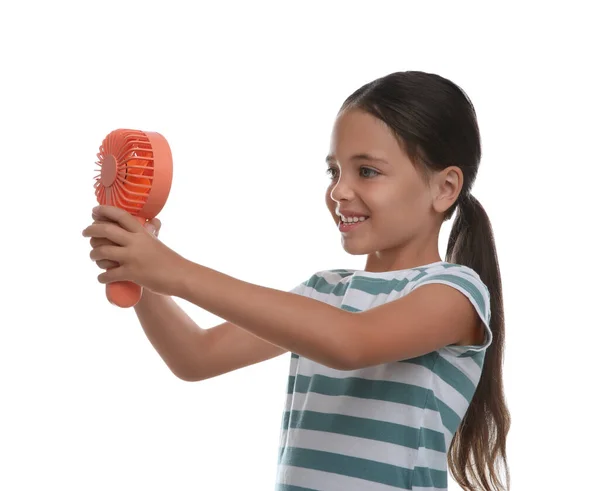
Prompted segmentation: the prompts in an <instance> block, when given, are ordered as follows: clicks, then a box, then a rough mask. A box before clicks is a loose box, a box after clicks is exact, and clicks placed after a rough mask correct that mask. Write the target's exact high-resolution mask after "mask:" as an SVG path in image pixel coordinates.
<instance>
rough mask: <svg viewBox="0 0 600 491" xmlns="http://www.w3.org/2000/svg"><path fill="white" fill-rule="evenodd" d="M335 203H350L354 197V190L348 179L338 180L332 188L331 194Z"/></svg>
mask: <svg viewBox="0 0 600 491" xmlns="http://www.w3.org/2000/svg"><path fill="white" fill-rule="evenodd" d="M329 196H330V197H331V199H332V200H333V201H337V202H338V203H339V202H340V201H344V200H346V201H348V200H351V199H352V198H353V197H354V190H353V189H352V185H351V183H350V182H348V179H343V178H341V177H339V178H338V180H337V182H336V183H335V184H334V185H333V186H332V188H331V192H330V194H329Z"/></svg>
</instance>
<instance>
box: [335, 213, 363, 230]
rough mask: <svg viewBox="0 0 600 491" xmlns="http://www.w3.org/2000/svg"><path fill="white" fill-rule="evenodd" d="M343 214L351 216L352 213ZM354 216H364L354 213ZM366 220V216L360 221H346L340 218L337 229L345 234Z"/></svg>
mask: <svg viewBox="0 0 600 491" xmlns="http://www.w3.org/2000/svg"><path fill="white" fill-rule="evenodd" d="M344 216H352V215H344ZM355 216H364V215H355ZM368 220H369V218H366V219H365V220H363V221H362V222H352V223H346V222H343V221H342V220H341V219H340V223H339V224H338V229H339V231H340V232H341V233H343V234H347V233H348V232H352V231H353V230H356V229H357V228H358V227H360V226H361V225H363V224H364V223H365V222H367V221H368Z"/></svg>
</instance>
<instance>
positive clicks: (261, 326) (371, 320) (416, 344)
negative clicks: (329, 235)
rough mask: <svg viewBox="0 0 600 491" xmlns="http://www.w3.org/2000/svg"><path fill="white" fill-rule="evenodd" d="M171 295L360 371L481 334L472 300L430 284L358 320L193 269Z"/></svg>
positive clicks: (325, 362)
mask: <svg viewBox="0 0 600 491" xmlns="http://www.w3.org/2000/svg"><path fill="white" fill-rule="evenodd" d="M174 284H176V285H179V286H178V287H175V288H176V289H177V290H178V291H175V292H173V294H174V295H176V296H179V297H181V298H184V299H186V300H188V301H189V302H192V303H194V304H196V305H198V306H199V307H201V308H203V309H205V310H207V311H209V312H212V313H213V314H215V315H217V316H219V317H220V318H222V319H225V320H228V321H230V322H231V323H233V324H236V325H238V326H240V327H242V328H243V329H245V330H247V331H248V332H250V333H252V334H253V335H255V336H258V337H260V338H262V339H264V340H265V341H267V342H269V343H272V344H274V345H277V346H280V347H281V348H283V349H285V350H288V351H292V352H295V353H298V354H300V355H302V356H305V357H307V358H309V359H312V360H314V361H316V362H318V363H321V364H323V365H326V366H329V367H331V368H336V369H339V370H354V369H357V368H361V367H364V366H372V365H377V364H381V363H387V362H392V361H397V360H402V359H407V358H413V357H415V356H419V355H422V354H426V353H429V352H431V351H435V350H437V349H440V348H442V347H444V346H446V345H449V344H453V343H465V344H466V343H467V341H468V340H469V339H470V338H471V337H472V336H473V334H474V333H475V332H477V329H479V328H480V322H479V320H478V316H477V313H476V312H475V309H474V308H473V307H472V305H471V303H470V302H469V300H468V299H467V298H466V297H465V296H464V295H463V294H462V293H460V292H459V291H457V290H456V289H454V288H452V287H450V286H447V285H443V284H431V285H424V286H422V287H420V288H417V289H416V290H415V291H413V292H412V293H410V294H408V295H406V296H405V297H403V298H401V299H398V300H395V301H392V302H389V303H387V304H384V305H381V306H379V307H376V308H373V309H370V310H367V311H365V312H359V313H353V312H348V311H345V310H342V309H339V308H337V307H334V306H331V305H328V304H326V303H324V302H320V301H318V300H314V299H311V298H308V297H303V296H301V295H297V294H294V293H289V292H284V291H279V290H274V289H271V288H266V287H262V286H258V285H254V284H251V283H247V282H245V281H241V280H238V279H235V278H232V277H231V276H228V275H225V274H223V273H220V272H218V271H215V270H212V269H210V268H207V267H204V266H201V265H198V264H195V263H190V264H189V268H186V273H185V275H183V276H182V277H181V278H179V280H178V281H177V282H175V283H174Z"/></svg>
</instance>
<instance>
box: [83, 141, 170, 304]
mask: <svg viewBox="0 0 600 491" xmlns="http://www.w3.org/2000/svg"><path fill="white" fill-rule="evenodd" d="M97 157H98V161H97V162H96V165H98V166H100V172H99V174H97V175H96V177H95V183H94V188H95V190H96V199H97V200H98V203H99V204H101V205H110V206H116V207H119V208H121V209H123V210H125V211H128V212H129V213H131V214H132V215H133V216H134V217H136V218H137V219H138V221H139V222H140V223H145V222H146V220H151V219H153V218H154V217H156V216H157V215H158V214H159V213H160V211H161V210H162V209H163V207H164V206H165V203H166V202H167V198H168V196H169V192H170V191H171V182H172V180H173V157H172V154H171V149H170V147H169V144H168V142H167V140H166V139H165V138H164V137H163V136H162V135H160V134H159V133H155V132H148V131H139V130H127V129H118V130H114V131H112V132H111V133H109V134H108V135H107V136H106V137H105V138H104V141H103V142H102V145H101V146H100V151H99V152H98V154H97ZM141 296H142V288H141V287H140V286H139V285H137V284H135V283H132V282H129V281H119V282H114V283H108V284H107V285H106V298H107V299H108V301H109V302H110V303H112V304H113V305H117V306H119V307H123V308H128V307H133V306H134V305H135V304H136V303H137V302H138V301H139V300H140V298H141Z"/></svg>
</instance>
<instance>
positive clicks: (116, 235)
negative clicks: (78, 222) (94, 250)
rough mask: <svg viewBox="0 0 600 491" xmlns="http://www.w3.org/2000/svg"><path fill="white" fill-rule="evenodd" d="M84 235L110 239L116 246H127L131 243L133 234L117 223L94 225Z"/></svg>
mask: <svg viewBox="0 0 600 491" xmlns="http://www.w3.org/2000/svg"><path fill="white" fill-rule="evenodd" d="M82 235H83V236H84V237H95V238H98V239H108V240H110V241H111V242H114V243H115V244H119V245H127V244H129V242H130V236H131V232H128V231H127V230H124V229H123V228H121V227H120V226H119V225H117V224H116V223H94V224H92V225H90V226H89V227H87V228H86V229H85V230H84V231H83V232H82Z"/></svg>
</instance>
